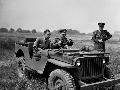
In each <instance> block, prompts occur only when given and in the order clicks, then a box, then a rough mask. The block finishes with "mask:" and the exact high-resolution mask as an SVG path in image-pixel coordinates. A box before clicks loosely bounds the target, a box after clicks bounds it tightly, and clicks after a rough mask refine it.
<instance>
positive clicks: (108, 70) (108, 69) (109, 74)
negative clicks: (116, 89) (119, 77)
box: [104, 66, 114, 79]
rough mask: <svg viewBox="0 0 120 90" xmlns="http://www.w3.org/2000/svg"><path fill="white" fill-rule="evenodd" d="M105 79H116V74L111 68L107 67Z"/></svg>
mask: <svg viewBox="0 0 120 90" xmlns="http://www.w3.org/2000/svg"><path fill="white" fill-rule="evenodd" d="M104 77H105V78H107V79H114V74H113V72H112V71H111V69H110V68H109V67H107V66H106V67H105V69H104Z"/></svg>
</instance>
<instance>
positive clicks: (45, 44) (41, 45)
mask: <svg viewBox="0 0 120 90" xmlns="http://www.w3.org/2000/svg"><path fill="white" fill-rule="evenodd" d="M50 35H51V33H50V30H48V29H46V30H45V31H44V37H43V38H40V37H38V38H37V39H36V41H35V42H34V44H33V53H34V55H35V56H39V54H40V53H41V52H39V51H41V50H45V49H50V43H51V41H50Z"/></svg>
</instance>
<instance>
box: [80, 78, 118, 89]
mask: <svg viewBox="0 0 120 90" xmlns="http://www.w3.org/2000/svg"><path fill="white" fill-rule="evenodd" d="M118 83H120V78H116V79H108V80H106V81H101V82H97V83H92V84H85V85H83V86H80V90H101V88H102V89H103V88H108V87H109V88H110V87H112V86H114V85H116V84H118Z"/></svg>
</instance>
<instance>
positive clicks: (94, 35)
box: [91, 31, 99, 43]
mask: <svg viewBox="0 0 120 90" xmlns="http://www.w3.org/2000/svg"><path fill="white" fill-rule="evenodd" d="M91 40H92V41H93V42H96V43H97V42H99V41H98V39H97V38H96V31H95V32H93V36H92V39H91Z"/></svg>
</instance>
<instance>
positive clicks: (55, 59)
mask: <svg viewBox="0 0 120 90" xmlns="http://www.w3.org/2000/svg"><path fill="white" fill-rule="evenodd" d="M35 40H36V38H26V39H25V40H23V41H22V42H18V43H16V44H15V54H16V58H17V63H18V75H19V77H21V78H23V77H27V78H29V79H31V78H32V77H33V76H34V77H35V76H37V75H38V74H39V75H43V76H44V77H45V78H46V79H47V84H48V88H49V90H108V89H109V90H112V89H114V86H115V84H117V83H119V82H120V79H115V78H114V75H113V74H112V72H111V71H110V69H109V68H108V67H107V65H108V64H109V53H103V52H97V51H96V52H81V51H80V50H79V49H47V50H41V55H40V56H33V43H34V41H35ZM33 74H36V75H33Z"/></svg>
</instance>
